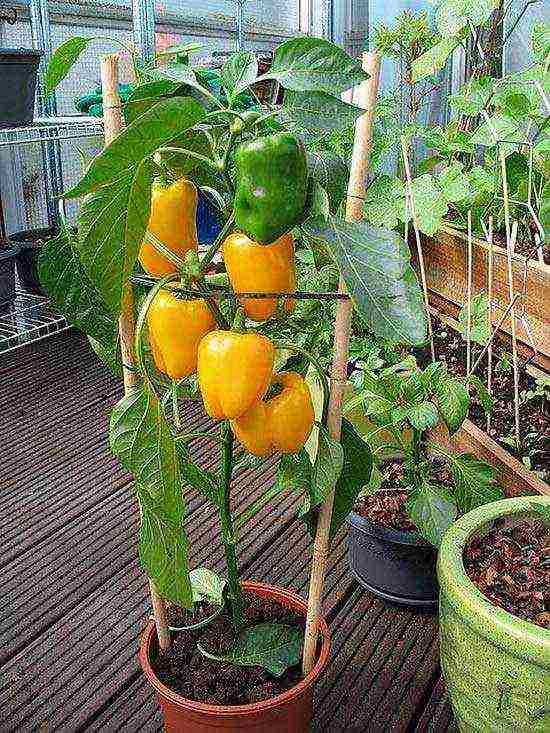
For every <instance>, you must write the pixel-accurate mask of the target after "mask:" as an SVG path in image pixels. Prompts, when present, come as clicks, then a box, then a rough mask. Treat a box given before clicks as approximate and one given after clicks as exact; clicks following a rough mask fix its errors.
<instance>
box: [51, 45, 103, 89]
mask: <svg viewBox="0 0 550 733" xmlns="http://www.w3.org/2000/svg"><path fill="white" fill-rule="evenodd" d="M93 40H94V39H93V38H84V37H83V36H74V37H73V38H69V40H68V41H65V43H62V44H61V45H60V46H58V47H57V48H56V49H55V51H54V52H53V54H52V57H51V59H50V62H49V63H48V68H47V69H46V74H45V75H44V91H45V93H46V94H51V92H53V90H54V89H55V88H56V86H57V85H58V84H59V83H60V82H62V81H63V79H64V78H65V77H66V76H67V74H68V73H69V71H70V70H71V68H72V67H73V65H74V64H75V63H76V61H78V59H79V58H80V55H81V54H82V53H83V52H84V51H85V50H86V48H87V47H88V44H89V43H90V42H91V41H93Z"/></svg>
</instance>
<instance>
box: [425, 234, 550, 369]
mask: <svg viewBox="0 0 550 733" xmlns="http://www.w3.org/2000/svg"><path fill="white" fill-rule="evenodd" d="M411 251H412V253H413V259H414V258H415V257H416V246H414V245H413V246H411ZM422 251H423V256H424V265H425V269H426V280H427V284H428V290H429V294H430V301H431V302H432V304H433V305H434V306H435V307H436V308H438V309H439V310H441V311H442V312H444V313H447V314H448V315H451V316H453V317H456V315H457V313H458V310H459V309H460V308H461V307H462V306H463V305H464V303H465V301H466V293H467V285H468V282H467V276H468V247H467V238H466V237H465V236H464V234H462V232H457V231H455V230H453V229H451V228H444V229H442V230H441V231H440V232H438V233H437V234H436V235H435V236H434V237H426V236H423V237H422ZM493 253H494V257H493V303H494V304H498V305H499V306H500V307H493V313H492V319H493V323H496V322H498V320H499V319H500V318H501V317H502V314H503V312H504V310H505V308H506V307H507V305H508V303H509V301H510V297H509V290H508V262H507V255H506V250H505V249H503V248H502V247H499V246H497V245H495V246H494V248H493ZM472 259H473V268H472V272H473V275H472V284H473V287H472V292H473V294H474V295H475V294H476V293H479V292H480V291H481V290H485V292H487V285H488V282H487V276H488V260H489V247H488V245H487V243H486V242H485V241H483V240H480V239H474V246H473V258H472ZM512 271H513V279H514V293H518V292H519V293H523V295H522V296H520V298H518V300H517V301H516V333H517V336H518V340H519V342H520V346H521V347H522V352H523V353H524V354H525V353H526V352H528V353H529V355H532V342H533V343H534V344H535V346H536V348H537V350H538V352H539V353H538V355H537V357H536V358H535V362H536V363H537V364H538V365H539V366H540V367H541V368H542V369H545V370H547V371H550V265H545V264H543V263H540V262H538V261H535V260H526V259H525V257H523V256H522V255H514V258H513V262H512ZM502 329H503V330H504V331H506V332H507V333H510V319H509V318H507V319H506V320H505V321H504V323H503V325H502Z"/></svg>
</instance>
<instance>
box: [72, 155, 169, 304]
mask: <svg viewBox="0 0 550 733" xmlns="http://www.w3.org/2000/svg"><path fill="white" fill-rule="evenodd" d="M155 171H156V166H155V165H154V163H153V161H151V160H150V159H146V160H144V161H143V163H142V164H141V165H139V166H138V167H137V168H136V169H133V170H131V171H130V172H129V173H128V174H127V175H126V176H125V177H124V178H120V179H118V180H117V181H115V182H114V183H111V184H109V185H107V186H102V187H101V188H100V189H99V190H98V191H96V192H94V193H92V194H90V195H89V196H87V197H86V198H85V200H84V201H83V202H82V204H81V206H80V210H79V212H78V228H79V243H78V249H79V256H80V259H81V261H82V264H83V265H84V268H85V269H86V272H87V273H88V276H89V278H90V280H91V281H92V282H93V283H95V285H96V287H97V288H98V290H99V291H100V293H101V297H102V298H103V300H104V301H105V303H106V304H107V306H108V307H109V309H110V310H111V311H112V312H113V313H115V314H118V313H119V312H120V307H121V299H122V292H123V288H124V285H125V283H126V282H127V281H128V279H129V277H130V274H131V272H132V268H133V266H134V263H135V261H136V259H137V255H138V252H139V248H140V245H141V242H142V240H143V236H144V234H145V230H146V229H147V224H148V222H149V214H150V209H151V186H152V183H153V178H154V175H155Z"/></svg>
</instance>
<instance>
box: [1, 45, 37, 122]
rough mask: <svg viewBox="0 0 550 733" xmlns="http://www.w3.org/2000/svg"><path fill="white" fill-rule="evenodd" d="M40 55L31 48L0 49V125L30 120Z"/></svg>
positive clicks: (32, 114)
mask: <svg viewBox="0 0 550 733" xmlns="http://www.w3.org/2000/svg"><path fill="white" fill-rule="evenodd" d="M41 56H42V54H41V53H40V51H34V50H32V49H26V48H0V79H1V80H2V84H1V85H0V127H21V126H22V125H29V124H30V123H31V122H32V121H33V117H34V97H35V93H36V77H37V74H38V66H39V64H40V58H41Z"/></svg>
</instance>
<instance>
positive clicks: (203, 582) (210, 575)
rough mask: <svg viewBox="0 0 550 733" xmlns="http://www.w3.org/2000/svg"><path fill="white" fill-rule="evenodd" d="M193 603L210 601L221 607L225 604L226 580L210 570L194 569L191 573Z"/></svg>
mask: <svg viewBox="0 0 550 733" xmlns="http://www.w3.org/2000/svg"><path fill="white" fill-rule="evenodd" d="M189 579H190V580H191V590H192V592H193V603H198V602H199V601H210V602H211V603H216V604H217V605H219V606H221V605H222V604H223V589H224V588H225V586H226V580H225V578H220V576H219V575H218V574H217V573H215V572H213V571H212V570H210V569H209V568H194V569H193V570H191V572H190V573H189Z"/></svg>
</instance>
